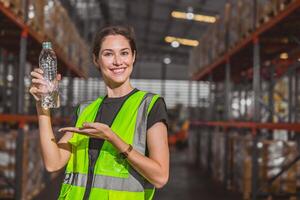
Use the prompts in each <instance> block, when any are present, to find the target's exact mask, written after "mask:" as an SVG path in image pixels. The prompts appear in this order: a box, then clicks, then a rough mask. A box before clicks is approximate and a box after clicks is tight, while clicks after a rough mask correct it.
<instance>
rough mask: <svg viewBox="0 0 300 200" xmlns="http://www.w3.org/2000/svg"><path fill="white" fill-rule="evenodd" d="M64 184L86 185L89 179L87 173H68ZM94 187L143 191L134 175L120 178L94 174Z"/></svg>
mask: <svg viewBox="0 0 300 200" xmlns="http://www.w3.org/2000/svg"><path fill="white" fill-rule="evenodd" d="M66 177H68V178H65V180H64V184H70V185H73V186H79V187H85V186H86V181H87V177H88V175H87V174H79V173H68V174H66ZM92 188H102V189H107V190H118V191H129V192H143V191H144V187H143V185H142V184H141V183H140V182H139V181H138V180H137V179H136V178H134V177H133V176H132V175H129V177H128V178H118V177H111V176H103V175H94V180H93V185H92Z"/></svg>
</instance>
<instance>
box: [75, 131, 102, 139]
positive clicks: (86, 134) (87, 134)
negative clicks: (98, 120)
mask: <svg viewBox="0 0 300 200" xmlns="http://www.w3.org/2000/svg"><path fill="white" fill-rule="evenodd" d="M76 133H77V134H80V135H85V136H88V137H92V138H101V139H104V138H102V137H101V135H99V134H96V133H86V132H76Z"/></svg>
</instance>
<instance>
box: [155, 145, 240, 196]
mask: <svg viewBox="0 0 300 200" xmlns="http://www.w3.org/2000/svg"><path fill="white" fill-rule="evenodd" d="M188 153H189V152H188V150H183V151H178V150H177V151H176V150H171V162H170V164H171V166H170V179H169V182H168V184H167V185H166V186H165V187H164V188H163V189H161V190H158V191H157V193H156V198H155V199H156V200H174V199H176V200H189V199H193V200H194V199H195V200H196V199H199V200H220V199H222V200H238V199H239V200H240V199H242V197H241V195H239V194H232V193H229V192H228V191H224V190H223V188H222V186H221V185H218V184H216V183H213V182H211V179H208V178H205V175H204V174H203V173H200V170H199V169H198V168H196V167H195V166H194V165H192V164H191V162H190V161H189V156H188Z"/></svg>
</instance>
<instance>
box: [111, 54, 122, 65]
mask: <svg viewBox="0 0 300 200" xmlns="http://www.w3.org/2000/svg"><path fill="white" fill-rule="evenodd" d="M113 64H114V65H116V66H119V65H121V64H122V60H121V57H120V56H119V55H115V56H114V61H113Z"/></svg>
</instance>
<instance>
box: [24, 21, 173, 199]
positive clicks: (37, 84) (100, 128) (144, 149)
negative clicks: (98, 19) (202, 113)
mask: <svg viewBox="0 0 300 200" xmlns="http://www.w3.org/2000/svg"><path fill="white" fill-rule="evenodd" d="M136 53H137V50H136V45H135V41H134V37H133V30H132V29H130V28H128V27H123V26H111V27H106V28H104V29H101V30H100V31H99V32H98V33H97V35H96V37H95V42H94V46H93V62H94V64H95V65H96V67H97V68H98V69H99V70H100V71H101V74H102V76H103V80H104V82H105V83H106V89H107V95H106V96H104V97H99V98H97V99H96V100H93V101H90V102H86V103H82V104H80V105H79V106H78V109H77V115H76V121H75V122H74V127H64V128H61V129H60V130H59V131H60V132H61V133H64V136H63V137H62V138H61V139H60V140H59V141H58V142H55V140H54V139H53V138H54V134H53V130H52V126H51V120H50V112H49V110H44V109H43V108H42V107H41V106H40V103H39V102H40V96H41V95H42V94H43V92H42V90H41V89H40V88H42V86H43V81H44V80H43V78H42V71H40V70H39V69H35V70H34V71H33V72H32V73H31V75H32V87H31V89H30V92H31V94H32V95H33V96H34V98H35V99H36V101H37V104H36V107H37V113H38V119H39V132H40V136H41V137H40V141H41V146H42V155H43V159H44V163H45V166H46V168H47V170H48V171H57V170H59V169H61V168H63V167H64V166H65V165H67V167H66V171H65V179H64V182H63V185H62V188H61V192H60V195H59V199H72V200H73V199H75V200H77V199H78V200H79V199H92V200H93V199H110V200H120V199H124V200H125V199H133V200H148V199H149V200H150V199H152V198H153V195H154V191H155V188H161V187H163V186H164V185H165V184H166V183H167V181H168V177H169V148H168V142H167V111H166V105H165V102H164V100H163V98H161V97H159V95H156V94H152V93H148V92H146V91H140V90H138V89H137V88H133V87H132V85H131V83H130V75H131V73H132V69H133V65H134V62H135V58H136ZM60 79H61V77H60V75H58V76H57V80H58V81H59V80H60Z"/></svg>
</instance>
